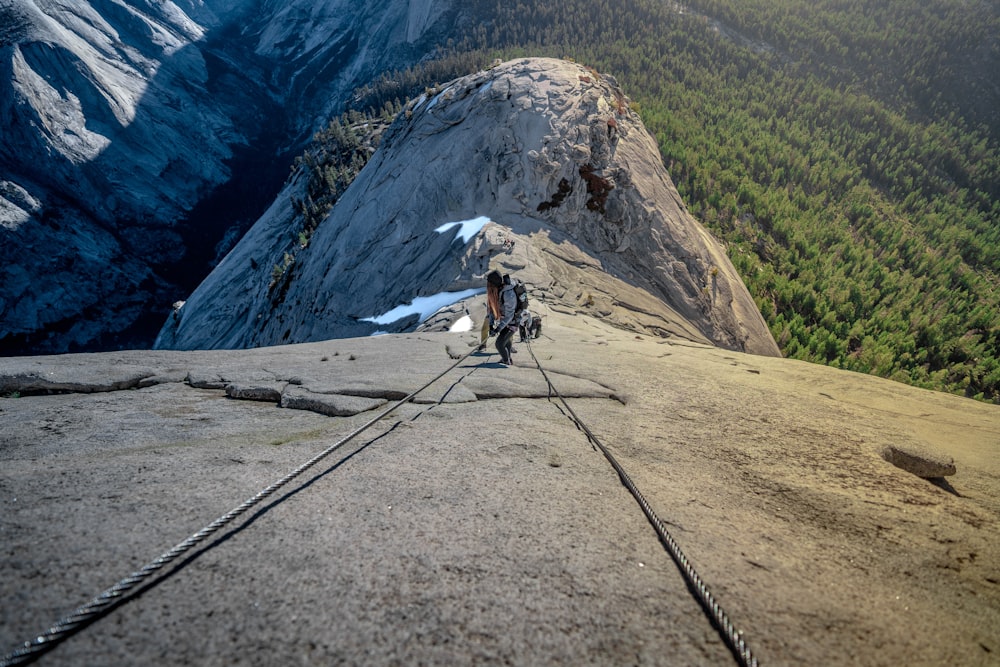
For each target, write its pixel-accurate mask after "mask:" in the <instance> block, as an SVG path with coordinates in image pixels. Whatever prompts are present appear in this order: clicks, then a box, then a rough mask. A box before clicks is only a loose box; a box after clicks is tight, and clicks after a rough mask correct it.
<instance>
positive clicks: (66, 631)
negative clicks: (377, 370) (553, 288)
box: [0, 348, 478, 667]
mask: <svg viewBox="0 0 1000 667" xmlns="http://www.w3.org/2000/svg"><path fill="white" fill-rule="evenodd" d="M477 351H478V348H473V349H472V350H471V351H469V352H468V353H466V354H465V355H464V356H462V357H460V358H459V359H458V360H457V361H456V362H455V363H453V364H452V365H451V366H449V367H448V368H447V369H446V370H444V371H442V372H441V373H439V374H438V375H437V376H435V377H434V378H433V379H432V380H430V381H428V382H427V383H426V384H424V385H423V386H422V387H420V388H419V389H417V390H415V391H413V392H412V393H411V394H409V395H408V396H406V397H405V398H401V399H400V400H399V401H397V402H396V403H394V404H393V405H392V406H390V407H388V408H386V409H385V410H383V411H382V412H380V413H379V414H378V415H376V416H375V417H373V418H372V419H370V420H369V421H367V422H365V423H364V424H363V425H362V426H359V427H358V428H356V429H355V430H354V431H352V432H351V433H349V434H348V435H346V436H344V437H343V438H341V439H340V440H338V441H337V442H336V443H334V444H333V445H330V446H329V447H328V448H326V449H325V450H323V451H322V452H320V453H319V454H317V455H316V456H314V457H313V458H312V459H310V460H309V461H307V462H305V463H303V464H302V465H301V466H299V467H298V468H296V469H295V470H293V471H292V472H290V473H288V474H287V475H285V476H284V477H282V478H281V479H280V480H278V481H277V482H275V483H274V484H272V485H270V486H268V487H267V488H265V489H264V490H262V491H260V492H259V493H257V494H256V495H255V496H253V497H252V498H249V499H247V500H246V501H245V502H243V504H241V505H239V506H238V507H236V508H234V509H232V510H230V511H229V512H227V513H226V514H224V515H222V516H220V517H219V518H218V519H216V520H215V521H213V522H211V523H210V524H208V525H207V526H205V527H204V528H202V529H201V530H199V531H198V532H196V533H194V534H193V535H191V536H190V537H188V538H187V539H186V540H184V541H183V542H180V543H179V544H177V545H176V546H175V547H173V548H172V549H170V550H169V551H166V552H164V553H163V554H161V555H160V556H159V557H158V558H156V559H155V560H153V561H151V562H149V563H147V564H146V565H145V566H143V567H142V568H141V569H139V570H136V571H135V572H133V573H132V574H130V575H129V576H127V577H125V578H124V579H122V580H121V581H119V582H118V583H117V584H115V585H114V586H112V587H111V588H109V589H107V590H106V591H104V592H103V593H101V594H100V595H98V596H97V597H95V598H93V599H92V600H91V601H90V602H88V603H86V604H84V605H83V606H81V607H78V608H77V609H76V610H75V611H73V612H72V613H70V614H68V615H67V616H64V617H63V618H61V619H59V620H58V621H56V622H55V623H54V624H53V625H52V626H51V627H50V628H49V629H48V630H46V631H45V632H43V633H41V634H40V635H38V636H36V637H34V638H33V639H31V640H28V641H25V642H24V644H23V645H22V646H21V647H20V648H18V649H16V650H14V651H12V652H11V653H9V654H8V655H6V656H4V657H3V658H2V659H0V667H13V666H14V665H25V664H28V663H30V662H33V661H35V660H37V659H38V658H39V657H41V656H42V655H43V654H45V653H47V652H48V651H50V650H51V649H53V648H55V647H56V645H58V644H59V643H60V642H61V641H63V640H64V639H67V638H68V637H70V636H72V635H74V634H76V633H77V632H79V631H80V630H81V629H83V628H84V627H86V626H87V625H89V624H91V623H93V622H94V621H96V620H97V619H99V618H101V617H102V616H104V615H105V614H107V613H110V612H111V611H112V610H113V609H114V608H115V607H117V606H119V605H121V604H123V603H124V602H125V601H126V600H128V599H129V597H128V594H129V592H130V591H132V590H133V589H134V588H135V587H136V586H138V585H140V584H142V583H143V582H145V581H146V580H147V579H149V578H150V577H152V576H153V575H154V574H156V573H157V572H158V571H160V570H161V569H163V568H164V567H166V566H168V565H170V564H171V563H173V562H174V561H176V560H177V559H178V558H180V557H181V556H183V555H184V554H186V553H187V552H188V551H190V550H191V549H193V548H194V547H196V546H197V545H198V544H200V543H201V542H204V541H205V540H206V539H208V538H209V537H211V536H212V535H214V534H215V533H217V532H218V531H219V530H221V529H222V528H224V527H225V526H227V525H228V524H230V523H232V522H233V521H234V520H235V519H237V518H239V517H240V516H241V515H243V514H245V513H246V512H247V511H249V510H250V509H252V508H253V507H255V506H256V505H259V504H260V503H261V502H262V501H263V500H266V499H267V498H268V497H270V496H271V495H273V494H274V493H275V492H276V491H278V490H279V489H280V488H281V487H283V486H285V485H286V484H288V483H289V482H291V481H292V480H294V479H295V478H296V477H299V476H300V475H302V474H303V473H304V472H306V471H307V470H309V469H310V468H312V467H313V466H314V465H316V464H317V463H319V462H320V461H322V460H323V459H325V458H326V457H328V456H329V455H330V454H332V453H333V452H335V451H336V450H337V449H339V448H341V447H342V446H344V445H345V444H347V443H348V442H350V441H351V440H353V439H354V438H356V437H357V436H359V435H360V434H361V433H363V432H364V431H366V430H367V429H368V428H370V427H371V426H373V425H374V424H375V423H376V422H378V421H379V420H381V419H384V418H385V417H387V416H388V415H390V414H392V413H393V412H395V411H396V410H397V409H398V408H399V407H400V406H402V405H404V404H405V403H408V402H409V401H410V400H412V399H413V398H414V397H415V396H416V395H417V394H419V393H420V392H422V391H423V390H425V389H427V388H428V387H429V386H431V385H432V384H434V383H435V382H437V381H438V380H439V379H441V378H442V377H444V376H445V375H447V374H448V373H450V372H451V371H452V370H454V369H455V368H456V367H457V366H458V365H459V364H461V363H462V362H463V361H465V360H466V359H468V358H469V357H470V356H472V355H473V354H474V353H475V352H477Z"/></svg>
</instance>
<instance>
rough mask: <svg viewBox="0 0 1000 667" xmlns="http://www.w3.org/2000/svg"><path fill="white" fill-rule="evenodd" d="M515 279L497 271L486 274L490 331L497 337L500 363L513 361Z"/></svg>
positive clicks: (516, 301)
mask: <svg viewBox="0 0 1000 667" xmlns="http://www.w3.org/2000/svg"><path fill="white" fill-rule="evenodd" d="M516 284H517V281H513V280H511V279H510V276H501V275H500V272H499V271H496V270H494V271H491V272H490V273H489V275H488V276H486V302H487V310H488V311H489V313H488V315H489V317H490V318H491V323H490V333H491V334H495V335H496V337H497V342H496V348H497V352H499V353H500V363H502V364H504V365H505V366H510V365H511V364H512V363H513V360H512V359H511V351H512V348H513V338H514V332H515V331H516V330H517V320H516V319H515V318H516V316H517V314H518V307H517V304H518V297H517V294H516V292H515V289H514V288H515V285H516Z"/></svg>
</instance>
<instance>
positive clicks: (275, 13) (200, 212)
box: [0, 0, 459, 354]
mask: <svg viewBox="0 0 1000 667" xmlns="http://www.w3.org/2000/svg"><path fill="white" fill-rule="evenodd" d="M458 13H459V8H457V7H456V6H455V3H453V2H452V0H420V1H412V2H411V1H404V0H380V1H378V2H368V3H364V4H363V5H358V3H349V2H347V1H346V0H322V1H319V2H317V1H315V0H291V1H290V2H270V1H267V2H256V1H251V0H204V1H201V0H198V1H195V0H166V1H164V2H144V1H140V0H115V1H114V2H106V1H104V0H100V1H98V0H93V1H88V0H79V1H73V2H69V1H67V0H0V127H2V133H3V140H2V141H0V354H27V353H36V354H37V353H60V352H66V351H77V350H97V349H116V348H120V347H122V346H133V347H134V346H139V347H148V346H149V345H151V343H152V340H153V337H154V336H155V334H156V331H157V330H158V328H159V326H160V325H161V324H162V321H163V317H164V315H165V314H166V313H168V312H169V310H170V304H171V303H173V302H174V301H176V300H177V299H178V298H181V297H183V296H184V295H186V294H187V293H189V292H190V291H191V290H192V289H194V287H195V286H196V285H197V284H198V283H199V282H200V281H201V279H202V278H204V277H205V276H206V275H207V274H208V272H209V271H210V270H211V267H212V266H213V265H214V264H215V263H217V262H218V260H219V259H221V257H222V255H224V253H225V252H226V251H227V250H229V249H230V248H231V247H232V244H233V243H234V242H235V239H236V238H238V236H239V235H240V234H241V233H242V232H244V231H245V230H246V229H247V228H249V226H250V225H251V224H252V223H253V221H254V220H256V219H257V218H258V217H259V216H260V214H261V212H262V211H263V210H265V209H266V207H267V205H268V203H269V201H270V200H271V198H272V197H273V196H274V193H275V192H277V191H278V189H280V187H281V183H282V180H283V179H284V178H285V177H286V176H287V174H288V164H289V163H290V161H291V158H290V155H292V154H294V153H295V152H296V151H297V149H298V148H299V147H300V146H301V145H302V143H303V142H304V141H307V140H308V137H309V136H310V135H311V134H312V132H313V131H314V130H315V129H316V128H317V127H318V126H319V125H321V124H325V123H326V121H327V119H328V118H329V117H330V115H331V114H333V113H340V112H341V111H342V110H343V109H342V107H343V104H344V101H345V100H346V99H347V96H348V95H349V94H351V92H352V91H353V90H354V89H355V88H356V87H358V86H360V85H362V84H365V83H368V82H370V81H371V80H372V79H373V78H375V77H377V76H378V75H379V74H380V73H381V72H383V71H385V70H386V69H393V68H398V67H407V66H409V65H412V64H413V63H414V62H416V61H417V60H419V59H420V58H421V57H422V56H423V55H424V54H425V53H426V52H427V51H428V50H429V49H430V48H431V47H432V46H433V44H434V43H436V40H437V39H438V37H439V35H440V33H442V32H443V31H446V30H449V29H451V26H453V22H454V21H456V20H457V17H458Z"/></svg>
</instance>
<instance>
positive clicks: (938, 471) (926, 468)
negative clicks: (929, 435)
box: [882, 444, 955, 479]
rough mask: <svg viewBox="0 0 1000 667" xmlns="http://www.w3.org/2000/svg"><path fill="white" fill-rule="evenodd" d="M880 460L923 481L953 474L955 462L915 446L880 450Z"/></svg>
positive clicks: (886, 447) (948, 457)
mask: <svg viewBox="0 0 1000 667" xmlns="http://www.w3.org/2000/svg"><path fill="white" fill-rule="evenodd" d="M882 458H884V459H885V460H886V461H888V462H889V463H891V464H892V465H894V466H896V467H897V468H900V469H902V470H905V471H906V472H909V473H912V474H914V475H916V476H917V477H923V478H925V479H936V478H938V477H947V476H949V475H954V474H955V460H954V459H953V458H951V457H950V456H945V455H943V454H938V453H935V452H932V451H930V450H928V449H927V448H925V447H922V446H920V445H916V444H903V445H899V444H892V445H886V446H885V447H884V448H883V449H882Z"/></svg>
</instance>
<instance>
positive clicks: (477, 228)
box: [434, 215, 493, 243]
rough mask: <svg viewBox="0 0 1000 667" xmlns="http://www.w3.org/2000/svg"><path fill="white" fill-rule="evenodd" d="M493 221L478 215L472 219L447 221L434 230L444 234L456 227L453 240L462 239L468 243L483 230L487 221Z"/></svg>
mask: <svg viewBox="0 0 1000 667" xmlns="http://www.w3.org/2000/svg"><path fill="white" fill-rule="evenodd" d="M490 222H493V221H492V220H490V219H489V218H487V217H485V216H482V215H481V216H479V217H478V218H473V219H472V220H462V221H461V222H449V223H446V224H443V225H441V226H440V227H438V228H437V229H435V230H434V231H435V232H437V233H438V234H444V233H445V232H446V231H448V230H449V229H453V228H455V227H458V228H459V230H458V234H457V235H456V236H455V240H456V241H457V240H458V239H462V241H463V242H465V243H468V242H469V241H471V240H472V237H473V236H475V235H476V234H478V233H479V232H481V231H482V230H483V227H485V226H486V225H487V224H488V223H490Z"/></svg>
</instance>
